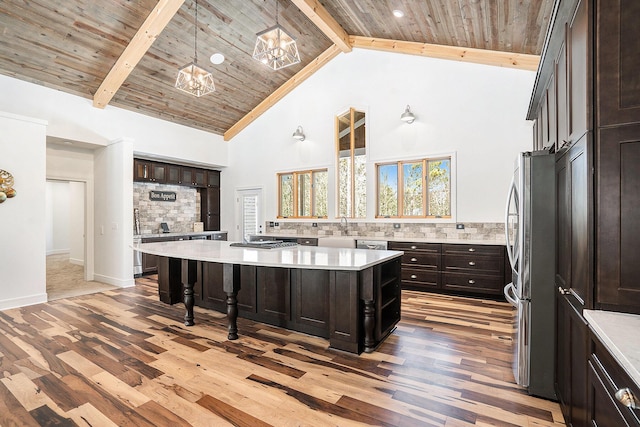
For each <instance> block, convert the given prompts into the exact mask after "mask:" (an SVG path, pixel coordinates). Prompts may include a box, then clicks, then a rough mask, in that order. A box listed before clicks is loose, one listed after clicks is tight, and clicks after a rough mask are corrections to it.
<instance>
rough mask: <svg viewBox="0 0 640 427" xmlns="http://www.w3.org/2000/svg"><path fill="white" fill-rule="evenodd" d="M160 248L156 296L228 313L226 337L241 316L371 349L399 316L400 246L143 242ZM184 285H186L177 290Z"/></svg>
mask: <svg viewBox="0 0 640 427" xmlns="http://www.w3.org/2000/svg"><path fill="white" fill-rule="evenodd" d="M134 249H135V250H140V251H142V252H144V253H150V254H154V255H158V256H159V257H160V258H159V265H158V268H159V270H158V284H159V293H160V299H161V300H162V301H164V302H166V303H169V304H173V303H177V302H180V300H181V294H183V295H184V299H183V301H184V304H185V308H186V315H185V325H187V326H190V325H193V324H194V312H193V308H194V306H196V305H197V306H199V307H204V308H208V309H213V310H217V311H221V312H226V313H227V321H228V338H229V339H230V340H235V339H238V326H237V318H238V317H243V318H247V319H251V320H256V321H259V322H263V323H267V324H269V325H274V326H279V327H283V328H287V329H291V330H294V331H298V332H303V333H307V334H310V335H314V336H319V337H323V338H326V339H328V340H329V344H330V347H332V348H335V349H339V350H343V351H347V352H351V353H360V352H362V351H364V352H372V351H374V350H375V348H376V347H377V346H378V345H380V343H382V342H383V341H384V339H385V338H386V337H387V336H388V335H389V334H390V333H391V332H392V331H393V330H394V328H395V326H396V324H397V323H398V321H399V320H400V281H401V272H400V259H401V256H402V252H399V251H368V250H364V249H349V248H326V247H309V246H295V247H284V248H274V249H266V248H264V249H263V248H242V247H235V246H231V245H230V243H229V242H220V241H208V240H200V241H177V242H157V243H144V244H139V245H136V246H134ZM182 290H183V292H182Z"/></svg>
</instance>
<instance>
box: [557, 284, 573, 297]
mask: <svg viewBox="0 0 640 427" xmlns="http://www.w3.org/2000/svg"><path fill="white" fill-rule="evenodd" d="M558 292H560V295H568V294H569V293H570V292H569V289H565V288H563V287H562V286H558Z"/></svg>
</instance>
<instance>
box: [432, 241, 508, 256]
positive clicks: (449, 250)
mask: <svg viewBox="0 0 640 427" xmlns="http://www.w3.org/2000/svg"><path fill="white" fill-rule="evenodd" d="M442 253H443V254H445V255H446V254H453V255H468V254H477V255H495V256H499V257H502V256H503V255H504V246H498V245H451V244H443V245H442Z"/></svg>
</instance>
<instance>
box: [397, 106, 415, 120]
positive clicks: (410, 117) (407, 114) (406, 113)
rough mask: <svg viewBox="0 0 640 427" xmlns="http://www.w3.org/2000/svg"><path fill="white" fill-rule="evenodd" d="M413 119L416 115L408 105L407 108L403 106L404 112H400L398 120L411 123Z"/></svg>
mask: <svg viewBox="0 0 640 427" xmlns="http://www.w3.org/2000/svg"><path fill="white" fill-rule="evenodd" d="M415 119H416V116H414V115H413V113H412V112H411V110H410V109H409V106H408V105H407V108H405V110H404V113H402V115H401V116H400V120H402V121H403V122H407V123H409V124H411V123H413V121H414V120H415Z"/></svg>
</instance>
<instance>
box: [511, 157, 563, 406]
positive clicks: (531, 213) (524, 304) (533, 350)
mask: <svg viewBox="0 0 640 427" xmlns="http://www.w3.org/2000/svg"><path fill="white" fill-rule="evenodd" d="M515 166H516V167H515V171H514V174H513V179H512V183H511V186H510V189H509V195H508V197H507V207H506V215H505V216H506V219H505V234H506V239H507V252H508V255H509V262H510V264H511V270H512V273H513V274H512V282H511V283H509V284H508V285H507V286H505V288H504V294H505V297H506V299H507V301H509V302H510V303H511V304H512V305H513V306H514V307H516V309H517V321H516V337H515V342H514V352H515V355H514V365H513V373H514V376H515V379H516V381H517V383H518V384H520V385H522V386H523V387H526V388H527V389H528V392H529V394H531V395H535V396H540V397H544V398H547V399H555V398H556V395H555V392H554V369H555V292H554V290H555V286H554V276H555V247H556V240H555V239H556V237H555V236H556V228H555V216H556V215H555V212H556V191H555V189H556V185H555V156H554V155H553V154H549V153H548V152H546V151H535V152H525V153H520V155H519V156H518V158H517V160H516V165H515Z"/></svg>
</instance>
